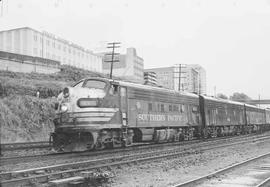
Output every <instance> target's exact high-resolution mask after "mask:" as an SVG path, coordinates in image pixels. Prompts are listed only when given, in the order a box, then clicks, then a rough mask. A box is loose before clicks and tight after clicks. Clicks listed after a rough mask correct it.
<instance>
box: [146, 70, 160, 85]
mask: <svg viewBox="0 0 270 187" xmlns="http://www.w3.org/2000/svg"><path fill="white" fill-rule="evenodd" d="M143 77H144V84H147V85H157V75H156V73H155V72H152V71H146V72H144V76H143Z"/></svg>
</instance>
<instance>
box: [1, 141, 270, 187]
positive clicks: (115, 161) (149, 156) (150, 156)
mask: <svg viewBox="0 0 270 187" xmlns="http://www.w3.org/2000/svg"><path fill="white" fill-rule="evenodd" d="M269 138H270V137H268V139H269ZM263 140H265V138H259V139H257V140H249V141H239V142H233V143H226V142H225V144H224V145H211V146H212V147H208V148H207V147H202V146H201V145H199V146H198V147H197V149H200V150H199V151H207V150H212V149H217V148H223V147H229V146H232V145H237V144H243V143H249V142H256V141H263ZM208 146H209V145H208ZM190 150H191V151H194V147H193V148H189V149H186V150H178V151H177V150H170V151H171V152H169V151H168V150H166V151H159V152H150V153H144V154H136V155H128V156H120V157H114V158H105V159H99V160H97V159H96V160H88V161H83V162H78V163H71V164H63V165H61V166H48V167H42V168H33V169H30V170H29V172H28V173H27V170H21V171H13V172H10V176H14V175H15V176H17V177H18V175H21V174H22V175H23V176H27V175H30V174H32V175H33V174H35V173H34V172H36V173H37V174H38V173H40V172H42V171H44V172H45V171H46V172H48V174H43V175H37V176H31V177H27V178H17V179H11V180H5V181H2V186H3V187H6V186H12V185H13V186H14V185H22V184H23V185H25V184H30V183H31V181H33V180H35V181H38V182H48V181H49V179H50V178H54V179H55V178H61V177H62V176H67V175H70V176H73V175H74V174H75V173H78V172H81V171H87V170H93V169H100V168H104V167H111V166H116V165H123V164H128V163H133V162H143V161H148V160H155V159H160V158H167V157H175V156H179V155H181V154H185V153H187V152H188V151H190ZM197 151H198V150H197ZM168 152H169V153H168ZM158 154H160V155H158ZM136 156H138V158H136ZM134 157H135V158H134ZM121 159H122V161H121ZM123 159H128V160H123ZM119 160H120V161H119ZM97 162H100V164H98V163H97ZM106 162H109V163H106ZM93 164H96V165H94V166H93ZM89 165H91V166H90V167H89ZM75 166H76V167H83V168H77V169H69V170H66V171H60V172H59V171H58V172H55V171H54V170H55V169H64V167H69V168H70V167H71V168H74V167H75ZM44 180H45V181H44Z"/></svg>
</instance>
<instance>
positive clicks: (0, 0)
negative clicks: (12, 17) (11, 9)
mask: <svg viewBox="0 0 270 187" xmlns="http://www.w3.org/2000/svg"><path fill="white" fill-rule="evenodd" d="M0 3H1V17H3V14H4V13H3V11H4V10H3V6H4V2H3V0H0Z"/></svg>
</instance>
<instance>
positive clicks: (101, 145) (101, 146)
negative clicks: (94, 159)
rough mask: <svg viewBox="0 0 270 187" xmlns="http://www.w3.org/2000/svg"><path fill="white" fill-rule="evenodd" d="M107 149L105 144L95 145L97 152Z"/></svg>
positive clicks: (98, 143)
mask: <svg viewBox="0 0 270 187" xmlns="http://www.w3.org/2000/svg"><path fill="white" fill-rule="evenodd" d="M104 148H105V145H104V143H103V142H97V143H96V145H95V149H96V150H102V149H104Z"/></svg>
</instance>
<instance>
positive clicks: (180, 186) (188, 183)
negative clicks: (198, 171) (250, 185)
mask: <svg viewBox="0 0 270 187" xmlns="http://www.w3.org/2000/svg"><path fill="white" fill-rule="evenodd" d="M269 156H270V153H266V154H262V155H259V156H256V157H253V158H251V159H248V160H246V161H243V162H240V163H237V164H234V165H232V166H228V167H226V168H223V169H220V170H218V171H215V172H212V173H210V174H207V175H204V176H202V177H198V178H196V179H192V180H189V181H186V182H183V183H179V184H175V185H173V186H171V187H186V186H195V185H196V184H198V183H202V182H203V181H205V180H207V179H209V178H211V177H214V176H217V175H221V174H224V173H226V172H228V171H231V170H232V169H235V168H237V167H241V166H244V165H246V164H249V163H251V162H254V161H257V160H259V159H263V158H265V157H269ZM268 180H269V179H268ZM266 182H268V181H265V183H266ZM258 187H261V186H258Z"/></svg>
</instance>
